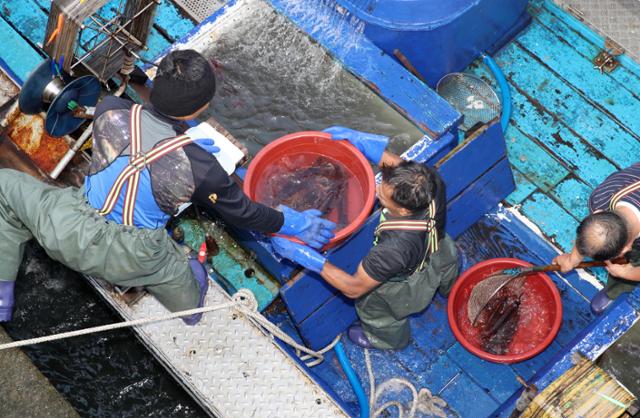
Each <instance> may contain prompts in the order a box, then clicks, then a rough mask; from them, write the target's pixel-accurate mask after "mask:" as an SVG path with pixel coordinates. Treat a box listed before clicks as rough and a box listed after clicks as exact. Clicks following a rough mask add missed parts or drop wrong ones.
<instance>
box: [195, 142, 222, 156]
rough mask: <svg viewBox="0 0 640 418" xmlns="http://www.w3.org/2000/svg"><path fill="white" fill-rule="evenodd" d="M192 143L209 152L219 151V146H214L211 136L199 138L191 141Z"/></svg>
mask: <svg viewBox="0 0 640 418" xmlns="http://www.w3.org/2000/svg"><path fill="white" fill-rule="evenodd" d="M193 143H194V144H197V145H198V146H199V147H200V148H202V149H204V150H205V151H207V152H208V153H209V154H215V153H216V152H219V151H220V147H216V146H215V145H214V144H215V142H213V139H211V138H200V139H196V140H195V141H193Z"/></svg>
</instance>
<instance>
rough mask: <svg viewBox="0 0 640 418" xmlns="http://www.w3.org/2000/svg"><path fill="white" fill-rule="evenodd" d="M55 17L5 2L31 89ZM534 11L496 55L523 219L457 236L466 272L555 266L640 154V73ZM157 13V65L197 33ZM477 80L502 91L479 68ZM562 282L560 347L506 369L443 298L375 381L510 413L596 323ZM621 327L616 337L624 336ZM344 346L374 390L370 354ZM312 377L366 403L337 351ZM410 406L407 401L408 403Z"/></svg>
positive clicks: (503, 218) (9, 30)
mask: <svg viewBox="0 0 640 418" xmlns="http://www.w3.org/2000/svg"><path fill="white" fill-rule="evenodd" d="M636 3H637V2H636ZM638 7H639V8H640V3H639V4H638ZM47 8H48V2H47V1H46V0H4V1H3V7H2V9H1V10H0V15H1V19H0V42H1V43H2V44H3V45H9V46H10V47H9V48H3V49H1V50H0V59H1V60H3V61H4V63H5V64H6V66H7V67H8V68H10V69H11V70H12V71H13V72H14V73H15V75H16V76H17V77H18V78H19V79H21V80H24V79H25V77H26V76H27V74H28V73H29V71H30V70H31V69H33V68H34V67H35V66H36V65H37V64H38V63H39V62H40V60H41V59H42V57H43V54H42V52H41V50H40V47H39V45H41V43H42V40H43V38H44V30H45V27H46V19H47V17H46V11H47ZM530 13H531V15H532V18H533V19H532V22H531V24H530V25H529V26H528V27H527V28H526V29H525V30H523V31H522V32H521V33H520V34H519V35H518V36H517V37H516V39H515V40H513V41H512V42H510V43H509V44H507V45H506V46H505V47H504V48H502V49H501V50H500V51H499V52H498V53H497V54H495V56H494V57H495V59H496V60H497V62H498V64H499V65H500V66H501V67H502V69H503V71H504V73H505V75H506V76H507V79H508V81H509V84H510V88H511V96H512V102H513V114H512V117H511V121H510V124H509V127H508V129H507V131H506V134H505V138H506V141H507V149H508V155H509V160H510V163H511V166H512V169H513V171H514V174H515V177H516V190H515V191H514V192H513V193H512V194H511V195H510V196H509V197H508V198H507V199H506V201H505V204H506V206H511V207H513V208H515V210H512V209H510V210H507V209H506V208H499V209H497V210H496V211H494V212H492V213H490V214H488V215H486V216H485V217H483V218H482V219H481V220H480V221H479V222H478V223H477V224H476V225H474V226H473V227H472V228H471V229H469V230H468V231H467V232H465V233H464V234H463V235H462V236H461V237H460V238H458V240H457V242H458V244H459V246H460V248H461V249H462V250H463V256H464V267H465V268H468V267H469V266H471V265H473V264H474V263H476V262H478V261H481V260H485V259H489V258H494V257H505V256H506V257H516V258H521V259H523V260H526V261H529V262H532V263H534V264H546V263H548V262H549V261H550V260H551V259H552V258H553V256H555V254H557V253H558V250H562V251H568V250H570V249H571V247H572V239H573V237H574V233H575V228H576V226H577V224H578V222H579V220H580V219H582V218H583V217H584V216H585V215H586V211H587V205H586V202H587V199H588V196H589V194H590V192H591V190H592V189H593V188H594V187H595V186H596V185H597V184H599V183H600V182H601V181H602V180H604V178H606V176H608V175H609V174H610V173H612V172H613V171H615V170H617V169H619V168H623V167H626V166H628V165H630V164H632V163H634V162H636V161H637V155H640V152H639V151H640V119H639V118H638V117H637V111H638V109H640V93H638V92H640V66H639V65H638V64H637V63H636V62H634V61H633V60H632V59H630V58H629V57H627V56H623V57H620V58H619V61H620V66H619V67H618V68H617V69H616V70H614V71H613V72H611V73H606V72H605V73H600V72H599V71H598V70H597V69H594V68H593V63H592V60H593V58H594V57H595V56H596V55H597V54H598V53H599V52H600V50H601V49H603V47H604V40H603V38H602V37H600V35H598V34H597V33H596V32H594V31H593V30H591V29H589V28H588V27H586V26H585V25H584V24H582V23H580V22H579V21H578V20H577V19H575V18H574V17H573V16H571V15H570V14H568V13H567V12H565V11H564V10H563V9H561V8H560V7H558V5H557V4H555V3H554V2H552V1H551V0H532V1H531V2H530ZM158 15H159V17H158V18H157V22H156V24H155V25H154V28H153V29H152V35H151V38H150V45H149V50H148V51H146V52H145V53H144V54H145V56H146V58H153V57H154V56H156V55H157V54H159V53H160V52H161V51H163V50H164V49H165V48H166V47H168V46H169V45H170V44H171V43H172V42H173V41H175V40H176V39H179V38H181V37H182V36H183V35H184V34H185V33H187V32H188V31H189V30H190V29H191V28H192V27H193V26H194V23H193V22H192V21H190V20H189V19H186V18H185V17H183V16H181V14H180V12H179V10H178V9H177V7H176V6H175V5H174V4H173V3H171V2H169V1H167V0H163V1H162V2H161V4H160V6H159V8H158ZM467 71H469V72H472V73H474V74H478V75H481V76H483V77H486V79H487V80H488V81H490V82H491V83H493V79H492V77H490V76H489V73H488V72H487V70H486V68H484V67H483V66H482V65H481V64H480V63H479V62H476V63H474V64H472V65H471V66H470V67H469V68H468V69H467ZM520 213H521V214H522V215H524V216H525V217H526V218H527V219H524V218H522V217H521V216H520ZM531 223H532V224H533V225H531ZM537 228H539V230H538V229H537ZM598 274H599V277H600V279H604V277H603V276H602V274H601V273H598ZM552 279H553V280H554V282H555V283H556V284H557V286H558V288H559V290H560V293H561V296H562V301H563V323H562V327H561V329H560V332H559V334H558V336H557V338H556V339H555V341H554V342H553V343H552V344H551V345H550V346H549V347H548V348H547V349H546V350H545V351H544V352H543V353H541V354H540V355H538V356H536V357H535V358H533V359H530V360H528V361H525V362H521V363H518V364H515V365H498V364H494V363H489V362H485V361H482V360H480V359H478V358H477V357H475V356H473V355H472V354H470V353H469V352H467V351H466V350H465V349H464V348H462V346H461V345H460V344H459V343H458V342H456V340H455V338H454V337H453V334H452V333H451V331H450V329H449V326H448V323H447V319H446V300H445V299H444V298H442V297H437V298H436V300H435V301H434V303H432V304H431V306H430V307H429V308H428V309H427V310H426V311H424V312H423V313H421V314H419V315H416V316H415V317H414V318H412V323H411V324H412V328H413V332H414V339H413V341H412V342H411V344H410V346H409V347H407V348H406V349H404V350H401V351H397V352H391V351H372V356H371V357H372V365H373V370H374V375H375V378H376V382H378V383H381V382H383V381H385V380H387V379H389V378H391V377H402V378H406V379H408V380H409V381H411V382H412V383H413V384H414V385H415V386H416V387H417V388H418V389H419V388H422V387H425V388H428V389H429V390H430V391H431V392H432V393H434V394H438V396H440V397H442V398H443V399H445V400H446V401H447V403H448V407H447V413H448V414H449V415H452V416H455V415H458V416H488V415H491V414H493V413H494V411H496V410H498V409H500V406H501V405H503V404H504V403H507V404H512V403H513V400H514V398H513V396H514V394H516V393H517V391H518V390H519V389H520V388H521V386H520V384H519V383H518V382H517V380H516V376H521V377H523V378H524V379H525V380H530V379H535V378H536V377H540V376H542V375H543V374H545V373H546V369H547V367H548V366H549V365H550V364H553V363H555V361H556V360H559V359H560V358H564V357H565V354H566V351H567V349H568V348H569V347H572V346H574V345H575V344H576V343H577V342H578V340H580V339H581V338H582V337H584V336H585V330H588V329H589V328H590V324H591V323H592V322H593V321H594V317H593V315H592V314H591V312H590V310H589V302H588V301H589V299H590V298H591V297H592V296H593V295H594V294H595V292H596V291H597V289H598V287H599V286H600V284H599V283H598V282H597V280H595V278H593V277H592V276H591V277H587V275H586V274H580V275H579V274H577V273H572V274H569V275H564V276H561V275H552ZM621 312H622V311H621ZM625 312H626V311H625ZM621 315H622V316H624V315H625V313H624V312H623V313H622V314H621ZM268 316H269V318H270V319H271V320H272V321H273V322H275V323H276V324H278V325H279V326H280V327H281V328H282V329H284V330H285V331H287V332H288V333H290V334H291V335H292V336H294V337H297V334H296V331H295V327H294V326H293V324H292V322H291V320H290V318H289V317H288V315H287V314H286V311H285V310H284V309H283V308H282V306H280V305H278V304H276V305H275V306H273V307H272V308H271V309H269V311H268ZM629 318H630V319H629V320H635V317H633V318H631V317H629ZM621 320H624V318H622V319H621ZM614 325H615V324H614ZM613 329H614V331H612V333H614V334H615V332H616V331H615V330H616V329H618V328H616V327H615V326H614V327H613ZM619 329H620V331H619V332H623V331H622V329H623V328H622V327H620V328H619ZM625 329H626V328H625ZM343 341H344V343H345V349H346V351H347V354H348V356H349V358H350V359H351V361H352V362H353V363H354V367H355V369H356V371H357V372H358V374H359V375H360V376H361V378H363V379H364V382H365V387H367V384H366V382H367V380H366V375H367V373H366V370H365V365H364V357H363V351H362V350H361V349H359V348H358V347H355V346H354V345H353V344H351V343H350V342H349V341H347V340H346V339H343ZM582 347H583V348H584V346H582ZM601 349H603V348H601ZM597 352H598V350H595V351H594V352H593V353H592V354H593V355H594V356H595V355H596V354H597ZM311 373H312V374H314V375H316V376H317V377H318V378H319V380H320V381H321V382H324V383H321V384H323V385H324V387H325V389H327V391H328V392H329V393H331V394H334V395H336V397H337V398H338V399H340V400H341V404H342V406H343V408H344V409H345V410H347V411H348V412H350V413H351V414H352V415H357V411H358V406H357V400H356V398H355V395H354V394H353V392H352V390H351V388H350V387H349V385H348V382H347V381H346V379H345V376H344V374H343V373H342V371H341V370H340V367H339V365H338V363H337V359H336V358H335V356H334V354H333V352H331V353H330V354H329V355H328V356H327V359H326V361H325V362H324V363H323V364H321V365H319V366H317V367H315V368H313V369H312V370H311ZM54 383H55V382H54ZM282 385H283V387H285V386H286V382H283V383H282ZM366 391H367V392H368V388H366ZM408 396H409V395H408V394H403V395H401V396H400V398H401V400H403V401H405V402H406V401H408V400H409V398H408ZM507 415H508V411H507Z"/></svg>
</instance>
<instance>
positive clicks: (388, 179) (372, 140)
mask: <svg viewBox="0 0 640 418" xmlns="http://www.w3.org/2000/svg"><path fill="white" fill-rule="evenodd" d="M325 132H328V133H330V134H331V135H332V138H333V139H346V140H348V141H349V142H351V143H352V144H353V145H355V146H356V147H357V148H358V149H359V150H360V151H361V152H362V153H363V154H364V155H365V156H366V157H367V158H368V159H369V161H371V162H372V163H374V164H377V165H379V166H380V167H381V170H382V182H381V183H380V185H379V186H378V188H377V194H378V199H379V201H380V204H381V206H382V207H383V208H384V209H383V210H382V213H381V215H380V223H379V225H378V227H377V229H376V232H375V239H374V243H373V247H372V248H371V250H370V251H369V253H368V254H367V255H366V256H365V257H364V259H363V260H362V261H361V262H360V264H359V266H358V269H357V271H356V272H355V273H354V274H349V273H347V272H345V271H343V270H341V269H340V268H338V267H336V266H334V265H333V264H331V263H330V262H328V261H327V260H326V259H325V257H324V256H323V255H322V254H320V253H319V252H317V251H315V250H313V249H311V248H309V247H307V246H305V245H301V244H297V243H294V242H291V241H289V240H287V239H285V238H273V239H272V243H273V246H274V249H275V250H276V251H277V252H278V253H280V254H281V255H282V256H284V257H286V258H288V259H290V260H292V261H295V262H297V263H298V264H300V265H302V266H304V267H306V268H307V269H309V270H312V271H314V272H316V273H319V274H320V276H321V277H322V278H323V279H324V280H326V281H327V282H328V283H329V284H331V285H332V286H333V287H335V288H336V289H338V290H340V291H341V292H342V293H343V294H344V295H345V296H347V297H349V298H352V299H355V300H356V302H355V307H356V311H357V314H358V317H359V318H360V322H359V323H356V324H353V325H352V326H351V327H350V328H349V331H348V336H349V338H350V339H351V340H352V341H353V342H354V343H356V344H358V345H360V346H362V347H365V348H381V349H400V348H403V347H405V346H406V345H407V344H409V341H410V337H411V328H410V326H409V319H408V317H409V315H412V314H414V313H416V312H420V311H422V310H423V309H425V308H426V307H427V306H428V305H429V303H430V302H431V300H432V298H433V296H434V295H435V293H436V291H440V293H441V294H443V295H445V296H446V295H448V293H449V291H450V290H451V287H452V286H453V283H454V281H455V279H456V278H457V276H458V259H457V251H456V247H455V244H454V242H453V240H452V239H451V238H450V237H449V236H448V235H447V234H446V233H445V232H444V226H445V217H446V198H445V186H444V183H443V182H442V179H441V178H440V176H439V175H438V173H437V171H436V170H434V169H432V168H430V167H427V166H426V165H423V164H419V163H415V162H407V161H403V160H402V159H400V157H398V156H397V155H394V154H392V153H390V152H387V151H385V149H386V146H387V143H388V141H389V139H388V138H387V137H385V136H381V135H375V134H369V133H365V132H359V131H354V130H351V129H348V128H344V127H339V126H335V127H332V128H329V129H326V130H325Z"/></svg>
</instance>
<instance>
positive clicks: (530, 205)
mask: <svg viewBox="0 0 640 418" xmlns="http://www.w3.org/2000/svg"><path fill="white" fill-rule="evenodd" d="M522 212H523V213H524V214H525V215H526V216H527V217H529V218H530V219H535V222H536V225H538V226H539V227H540V229H542V231H543V232H544V234H545V235H546V236H547V237H549V239H551V241H553V242H555V243H556V244H558V246H559V247H560V248H562V249H563V250H564V251H570V250H571V248H572V247H573V239H574V238H575V231H576V227H577V226H578V222H577V221H576V219H575V218H574V217H572V216H571V215H570V214H569V213H568V212H566V211H565V210H564V209H563V208H561V207H560V206H559V205H558V204H557V203H556V202H554V201H553V200H551V199H550V198H549V196H547V195H545V194H543V193H533V194H532V195H531V196H529V198H527V200H525V201H524V202H523V203H522ZM550 213H553V216H549V214H550Z"/></svg>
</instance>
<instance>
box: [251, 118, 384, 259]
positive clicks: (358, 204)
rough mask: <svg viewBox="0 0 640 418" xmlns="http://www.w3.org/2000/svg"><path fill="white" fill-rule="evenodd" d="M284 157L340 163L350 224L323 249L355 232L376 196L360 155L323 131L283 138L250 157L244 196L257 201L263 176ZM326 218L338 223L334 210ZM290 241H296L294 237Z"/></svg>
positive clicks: (368, 212) (337, 233)
mask: <svg viewBox="0 0 640 418" xmlns="http://www.w3.org/2000/svg"><path fill="white" fill-rule="evenodd" d="M285 156H286V157H287V158H296V161H298V162H302V164H311V163H313V161H315V159H316V158H318V157H319V156H324V157H327V158H330V159H332V160H334V161H336V162H338V163H340V164H342V166H343V168H345V169H346V171H347V173H348V176H349V182H348V186H347V187H348V189H347V191H346V193H344V196H343V197H344V199H347V200H346V202H345V205H346V206H345V207H346V212H347V213H348V218H349V219H350V222H349V223H348V224H346V225H345V226H344V227H342V228H341V229H340V230H338V231H336V236H335V237H334V238H333V239H332V240H331V241H329V243H328V244H327V246H326V247H325V248H330V247H333V246H335V245H337V244H338V243H340V242H341V241H343V240H344V239H346V238H347V237H348V236H349V235H351V234H352V233H354V232H355V231H357V230H358V228H359V227H360V226H361V225H362V224H363V223H364V221H365V220H366V219H367V217H368V216H369V214H370V213H371V210H372V209H373V203H374V200H375V194H376V191H375V189H376V184H375V179H374V175H373V170H372V169H371V165H370V164H369V162H368V161H367V159H366V158H365V157H364V155H362V153H360V151H358V149H357V148H356V147H354V146H353V145H351V144H350V143H349V142H347V141H335V140H332V139H331V135H330V134H326V133H324V132H315V131H305V132H297V133H294V134H290V135H286V136H283V137H282V138H278V139H276V140H275V141H273V142H271V143H270V144H268V145H267V146H265V147H264V148H262V150H260V152H259V153H258V154H257V155H256V156H255V157H254V158H253V160H252V161H251V163H250V164H249V168H248V170H247V175H246V176H245V180H244V186H243V187H244V192H245V194H246V195H247V196H249V197H250V198H251V199H253V200H256V201H258V202H260V201H261V191H260V186H261V183H262V182H263V181H264V180H265V174H266V175H267V176H268V173H269V171H270V170H271V169H272V167H273V166H274V164H275V163H277V162H278V161H279V160H281V159H282V158H283V157H285ZM327 217H328V219H330V220H332V221H334V222H337V221H338V220H337V213H336V211H332V212H331V213H329V214H328V216H327ZM290 239H291V240H292V241H296V242H300V241H298V240H296V239H295V238H290Z"/></svg>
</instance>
